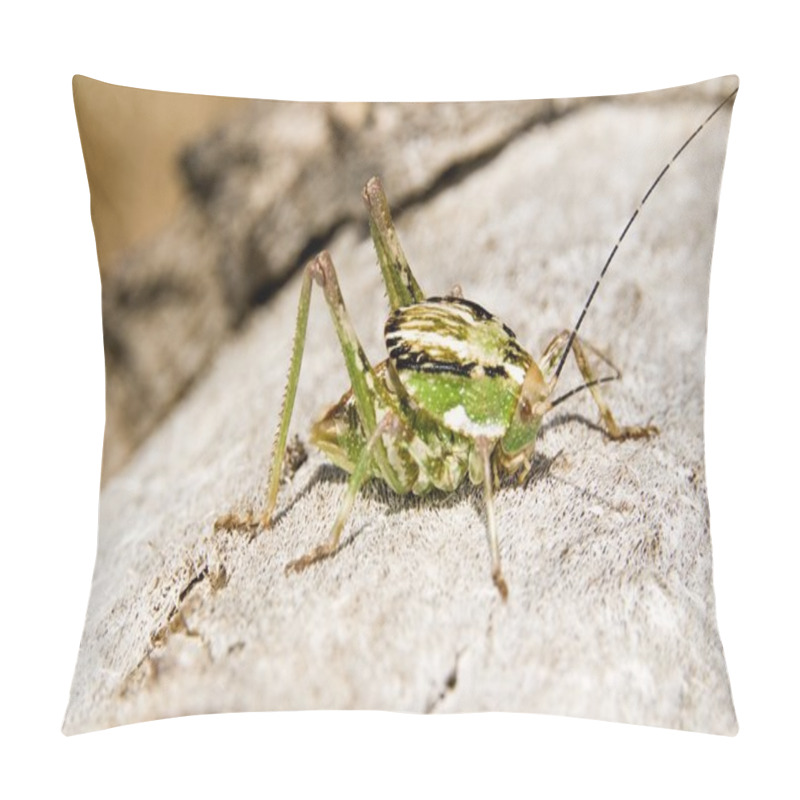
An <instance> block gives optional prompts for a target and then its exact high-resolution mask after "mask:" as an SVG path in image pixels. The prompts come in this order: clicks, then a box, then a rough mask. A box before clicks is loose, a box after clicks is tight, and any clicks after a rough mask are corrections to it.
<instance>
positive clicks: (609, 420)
mask: <svg viewBox="0 0 800 800" xmlns="http://www.w3.org/2000/svg"><path fill="white" fill-rule="evenodd" d="M570 335H571V332H570V331H567V330H565V331H562V332H561V333H559V334H558V335H557V336H555V337H554V338H553V339H552V341H551V342H550V344H548V346H547V347H546V348H545V351H544V355H543V356H542V358H541V363H540V367H541V369H542V374H543V375H544V377H545V380H547V381H548V382H549V383H550V384H551V386H555V382H556V380H557V379H558V375H557V374H556V373H555V367H556V365H557V364H558V363H559V362H560V361H561V357H562V355H563V353H564V348H566V347H567V345H568V343H569V340H570ZM587 350H589V351H590V352H592V353H593V354H594V355H595V356H597V358H599V359H600V360H601V361H602V362H603V363H604V364H606V365H607V366H608V367H609V368H610V369H611V370H612V371H613V375H607V376H604V377H601V378H598V377H597V375H596V374H595V371H594V370H593V369H592V366H591V364H590V363H589V359H588V358H587V356H586V351H587ZM572 352H573V354H574V355H575V363H576V364H577V365H578V369H579V370H580V373H581V376H582V377H583V380H584V383H583V385H582V386H578V387H576V388H575V389H572V390H571V391H569V392H567V393H566V394H564V395H562V396H561V397H559V398H557V399H556V400H554V401H552V402H551V404H550V406H551V408H552V407H553V406H556V405H558V404H559V403H562V402H563V401H564V400H566V399H567V398H568V397H571V396H572V395H573V394H577V393H578V392H579V391H582V390H584V389H588V390H589V391H590V392H591V393H592V398H593V399H594V402H595V405H596V406H597V408H598V410H599V411H600V417H601V419H602V421H603V427H604V428H605V431H606V433H607V434H608V436H609V437H610V438H611V439H614V440H616V441H621V440H623V439H641V438H646V437H649V436H654V435H655V434H657V433H658V428H657V427H656V426H655V425H619V424H618V423H617V421H616V419H614V415H613V414H612V413H611V409H610V408H609V407H608V404H607V403H606V401H605V398H604V397H603V395H602V392H601V391H600V384H601V383H608V382H609V381H614V380H617V379H618V378H619V377H620V375H621V373H620V371H619V369H618V368H617V367H616V366H614V364H613V363H612V362H611V361H610V359H609V358H608V357H607V356H605V355H604V354H603V353H601V352H600V351H599V350H598V349H597V348H596V347H593V346H592V345H590V344H589V343H588V342H584V341H582V340H581V339H579V338H578V337H577V336H575V337H573V339H572Z"/></svg>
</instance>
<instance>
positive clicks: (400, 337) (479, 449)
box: [217, 91, 736, 600]
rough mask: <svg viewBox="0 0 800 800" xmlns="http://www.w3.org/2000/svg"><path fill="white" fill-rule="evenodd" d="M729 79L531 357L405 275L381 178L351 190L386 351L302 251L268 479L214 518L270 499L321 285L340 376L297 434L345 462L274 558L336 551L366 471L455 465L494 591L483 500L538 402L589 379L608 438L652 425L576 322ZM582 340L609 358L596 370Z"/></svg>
mask: <svg viewBox="0 0 800 800" xmlns="http://www.w3.org/2000/svg"><path fill="white" fill-rule="evenodd" d="M735 94H736V91H734V92H732V93H731V94H730V95H729V96H728V97H727V98H726V99H725V100H723V101H722V102H721V103H720V104H719V105H718V106H717V107H716V108H715V109H714V110H713V111H712V112H711V113H710V114H709V115H708V117H707V118H706V119H705V121H704V122H703V123H702V124H701V125H700V126H699V127H698V128H697V129H696V130H695V131H694V133H692V135H691V136H689V137H688V139H687V140H686V141H685V142H684V143H683V144H682V145H681V146H680V148H679V149H678V150H677V152H676V153H675V155H674V156H673V157H672V159H671V160H670V161H669V162H668V163H667V164H666V166H665V167H664V169H662V170H661V172H660V173H659V174H658V176H657V177H656V178H655V180H654V181H653V183H652V184H651V186H650V187H649V188H648V189H647V191H646V192H645V194H644V196H643V198H642V200H641V201H640V203H639V205H638V206H637V208H636V209H635V210H634V212H633V214H632V216H631V217H630V219H629V221H628V223H627V224H626V225H625V227H624V229H623V230H622V233H621V234H620V235H619V237H618V239H617V241H616V244H615V245H614V247H613V248H612V250H611V252H610V254H609V256H608V258H607V259H606V261H605V263H604V265H603V267H602V269H601V271H600V274H599V276H598V278H597V280H596V282H595V284H594V286H593V287H592V289H591V292H590V293H589V296H588V298H587V300H586V302H585V303H584V306H583V309H582V311H581V313H580V316H579V317H578V320H577V322H576V323H575V325H574V326H573V328H571V329H567V330H564V331H562V332H561V333H559V334H557V335H556V336H555V337H554V338H553V339H552V340H551V341H550V343H549V344H548V345H547V347H546V348H545V350H544V352H543V354H542V356H541V357H540V358H539V359H538V361H537V360H535V359H534V358H533V357H532V356H531V355H530V354H529V353H528V352H527V351H526V350H524V349H523V348H522V346H521V345H520V344H519V342H518V340H517V337H516V336H515V334H514V333H513V332H512V331H511V330H510V328H508V326H506V325H505V324H503V323H502V322H501V321H500V320H498V319H497V318H496V317H494V316H493V315H492V314H490V313H489V312H488V311H486V310H485V309H484V308H483V307H482V306H480V305H478V304H477V303H475V302H472V301H470V300H467V299H464V298H463V297H462V296H461V292H460V290H457V291H456V290H454V291H453V293H452V294H451V295H449V296H446V297H428V298H426V296H425V294H424V292H423V291H422V289H421V288H420V286H419V284H418V283H417V281H416V279H415V278H414V275H413V274H412V272H411V269H410V267H409V265H408V261H407V260H406V257H405V255H404V253H403V250H402V248H401V246H400V243H399V240H398V237H397V233H396V231H395V228H394V224H393V222H392V218H391V215H390V211H389V204H388V201H387V199H386V196H385V194H384V191H383V188H382V186H381V184H380V181H379V180H378V179H377V178H373V179H371V180H370V181H369V182H368V183H367V185H366V187H365V189H364V192H363V196H364V200H365V203H366V206H367V209H368V212H369V219H370V232H371V235H372V239H373V243H374V246H375V249H376V251H377V255H378V262H379V265H380V269H381V273H382V277H383V281H384V283H385V285H386V290H387V294H388V299H389V305H390V315H389V317H388V320H387V321H386V324H385V328H384V338H385V343H386V347H387V351H388V358H387V359H386V360H384V361H382V362H380V363H379V364H377V365H375V366H373V365H371V364H370V363H369V361H368V360H367V357H366V355H365V353H364V351H363V349H362V347H361V345H360V343H359V340H358V337H357V335H356V333H355V329H354V327H353V325H352V324H351V321H350V318H349V316H348V314H347V311H346V309H345V305H344V300H343V298H342V295H341V292H340V290H339V284H338V280H337V277H336V272H335V270H334V266H333V262H332V260H331V257H330V255H329V254H328V253H327V252H322V253H320V254H319V255H318V256H317V257H316V258H315V259H314V260H313V261H312V262H310V263H309V264H308V265H307V266H306V268H305V272H304V275H303V282H302V288H301V292H300V302H299V308H298V313H297V321H296V327H295V335H294V342H293V346H292V356H291V362H290V368H289V376H288V380H287V384H286V390H285V394H284V401H283V406H282V409H281V413H280V421H279V425H278V429H277V431H276V434H275V439H274V445H273V453H272V458H271V466H270V477H269V483H268V490H267V502H266V507H265V509H264V511H263V513H262V514H261V515H260V516H252V515H251V516H247V517H245V518H240V517H236V516H233V515H229V516H226V517H223V518H221V519H220V520H218V521H217V527H219V528H233V527H241V528H247V529H250V530H251V531H255V530H257V529H258V528H259V527H268V526H269V524H270V522H271V520H272V516H273V513H274V511H275V507H276V504H277V497H278V488H279V484H280V475H281V465H282V461H283V457H284V451H285V448H286V442H287V436H288V432H289V423H290V420H291V416H292V410H293V407H294V400H295V395H296V390H297V384H298V379H299V374H300V366H301V362H302V357H303V350H304V346H305V338H306V325H307V321H308V313H309V302H310V297H311V288H312V286H313V284H314V283H316V284H317V285H319V286H320V287H321V288H322V290H323V293H324V296H325V299H326V302H327V305H328V308H329V311H330V313H331V317H332V319H333V323H334V327H335V330H336V334H337V336H338V339H339V342H340V345H341V348H342V352H343V355H344V359H345V364H346V368H347V372H348V377H349V380H350V389H349V390H348V391H347V392H346V393H345V394H344V395H343V396H342V398H341V399H340V400H339V401H338V402H337V403H335V404H334V405H333V406H331V407H330V408H329V409H328V410H327V411H326V412H325V413H324V415H323V416H322V417H321V418H320V419H319V420H317V422H315V423H314V425H313V426H312V429H311V435H310V441H311V443H312V444H314V445H316V446H317V447H318V448H320V449H321V450H322V451H323V452H324V453H325V454H326V455H327V456H328V457H329V458H330V459H331V460H332V461H333V462H334V464H336V465H337V466H339V467H341V468H342V469H344V470H345V471H346V472H348V473H349V474H350V478H349V481H348V485H347V489H346V491H345V495H344V498H343V500H342V501H341V504H340V507H339V510H338V513H337V516H336V519H335V521H334V523H333V527H332V531H331V534H330V537H329V539H328V540H327V541H326V542H325V543H323V544H321V545H319V546H318V547H316V548H315V549H314V550H312V551H311V552H309V553H308V554H306V555H304V556H302V557H301V558H299V559H297V560H296V561H293V562H291V563H290V564H289V565H287V571H300V570H303V569H305V568H306V567H308V566H309V565H311V564H313V563H315V562H316V561H319V560H322V559H324V558H327V557H328V556H331V555H332V554H333V553H335V552H336V550H337V548H338V546H339V541H340V537H341V533H342V530H343V528H344V525H345V522H346V520H347V518H348V516H349V514H350V511H351V509H352V507H353V503H354V501H355V498H356V496H357V494H358V491H359V489H360V488H361V486H362V485H363V484H364V482H365V481H366V480H367V479H369V478H377V479H380V480H382V481H384V482H385V483H386V484H387V485H388V486H390V487H391V489H392V490H394V491H395V492H397V493H399V494H407V493H409V492H413V493H414V494H425V493H427V492H429V491H430V490H432V489H438V490H441V491H444V492H452V491H455V490H456V489H457V487H458V486H459V485H460V484H461V483H462V482H463V481H464V480H465V479H466V478H467V477H469V480H470V482H471V483H473V484H476V485H478V484H480V485H482V486H483V493H484V502H485V509H486V529H487V534H488V540H489V547H490V554H491V562H492V564H491V569H492V578H493V581H494V583H495V586H496V587H497V589H498V591H499V593H500V595H501V597H502V598H503V599H504V600H505V599H506V597H507V595H508V588H507V585H506V581H505V578H504V577H503V573H502V569H501V565H500V555H499V548H498V538H497V526H496V522H495V514H494V502H493V492H494V489H495V488H496V487H497V485H498V484H499V483H500V482H501V481H503V480H506V479H510V478H516V479H517V480H518V481H520V482H521V481H523V480H524V479H525V478H526V476H527V475H528V474H529V472H530V470H531V465H532V460H533V454H534V447H535V443H536V438H537V435H538V432H539V428H540V425H541V422H542V418H543V417H544V415H545V414H546V413H547V412H548V411H550V410H551V409H552V408H554V407H555V406H557V405H559V404H560V403H562V402H563V401H564V400H566V399H567V398H568V397H571V396H572V395H574V394H575V393H577V392H578V391H581V390H585V389H588V390H589V391H590V392H591V395H592V397H593V399H594V402H595V404H596V405H597V407H598V409H599V411H600V416H601V420H602V426H603V428H604V430H605V432H606V433H607V435H608V436H609V437H610V438H611V439H615V440H623V439H630V438H644V437H648V436H651V435H653V434H654V433H656V432H657V429H656V428H655V426H652V425H632V426H620V425H619V424H618V423H617V421H616V420H615V418H614V415H613V414H612V412H611V410H610V409H609V407H608V405H607V404H606V402H605V400H604V399H603V396H602V394H601V392H600V388H599V385H600V384H601V383H604V382H606V381H611V380H615V379H616V378H618V377H619V371H618V370H617V369H616V367H614V366H613V364H611V362H610V361H609V360H608V359H607V358H605V357H604V356H603V355H602V354H601V353H600V352H599V351H597V350H595V349H594V348H593V347H591V346H590V345H588V344H587V343H586V342H583V341H582V340H581V339H580V338H579V337H578V332H579V330H580V328H581V326H582V324H583V321H584V318H585V316H586V313H587V311H588V309H589V307H590V305H591V303H592V302H593V300H594V298H595V295H596V292H597V290H598V287H599V286H600V283H601V281H602V279H603V277H604V276H605V274H606V272H607V270H608V268H609V265H610V263H611V261H612V259H613V258H614V255H615V254H616V252H617V248H618V247H619V245H620V243H621V242H622V240H623V239H624V238H625V236H626V235H627V233H628V230H629V229H630V227H631V225H632V224H633V222H634V220H635V219H636V218H637V216H638V214H639V211H640V210H641V208H642V207H643V206H644V204H645V203H646V202H647V200H648V198H649V197H650V195H651V193H652V192H653V190H654V189H655V187H656V186H657V184H658V183H659V182H660V181H661V179H662V178H663V176H664V174H665V173H666V172H667V170H668V169H669V167H670V166H671V164H672V163H673V162H674V161H675V159H677V158H678V157H679V156H680V154H681V152H682V151H683V150H684V148H686V146H687V145H688V144H689V143H690V142H691V141H692V140H693V139H694V138H695V136H696V135H697V134H698V133H699V132H700V130H701V129H702V128H703V126H704V125H705V124H706V123H708V122H709V120H711V118H712V117H713V116H714V115H715V114H716V113H717V112H718V111H719V110H720V109H721V108H722V107H723V106H725V105H726V104H727V103H728V102H730V101H731V100H732V98H733V97H734V96H735ZM570 353H573V354H574V356H575V361H576V364H577V366H578V369H579V371H580V374H581V376H582V378H583V383H582V385H580V386H579V387H577V388H576V389H573V390H571V391H569V392H567V393H566V394H563V395H561V396H558V397H557V396H555V394H554V392H555V387H556V384H557V382H558V379H559V377H560V375H561V372H562V369H563V367H564V365H565V363H566V360H567V358H568V356H569V354H570ZM589 354H592V355H593V356H594V357H595V358H597V359H599V360H600V361H602V362H603V363H604V364H605V365H606V366H608V367H609V368H611V370H612V373H613V374H610V375H603V376H599V377H598V375H596V374H595V369H594V367H593V365H592V363H591V362H590V359H589Z"/></svg>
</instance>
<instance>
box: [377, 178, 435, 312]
mask: <svg viewBox="0 0 800 800" xmlns="http://www.w3.org/2000/svg"><path fill="white" fill-rule="evenodd" d="M362 196H363V198H364V202H365V203H366V205H367V210H368V211H369V230H370V233H371V234H372V241H373V243H374V245H375V251H376V252H377V254H378V262H379V263H380V266H381V273H382V274H383V281H384V283H385V284H386V292H387V294H388V295H389V305H390V306H391V308H392V311H394V310H395V309H396V308H400V307H402V306H410V305H412V304H413V303H419V302H421V301H422V300H424V299H425V295H424V293H423V291H422V289H420V288H419V284H418V283H417V281H416V280H415V278H414V275H413V274H412V272H411V268H410V267H409V266H408V261H407V260H406V256H405V253H404V252H403V248H402V247H401V246H400V240H399V239H398V238H397V231H396V230H395V227H394V223H393V222H392V215H391V212H390V211H389V201H388V200H387V199H386V195H385V194H384V192H383V186H381V182H380V180H379V179H378V178H370V180H369V181H368V182H367V185H366V186H365V187H364V191H363V193H362Z"/></svg>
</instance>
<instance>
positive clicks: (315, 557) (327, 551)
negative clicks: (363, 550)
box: [286, 411, 398, 573]
mask: <svg viewBox="0 0 800 800" xmlns="http://www.w3.org/2000/svg"><path fill="white" fill-rule="evenodd" d="M397 424H398V423H397V417H395V415H394V413H393V412H391V411H389V412H387V413H386V414H385V415H384V417H383V419H382V420H381V421H380V422H379V423H378V425H377V427H376V428H375V430H374V431H373V433H372V436H370V438H369V441H368V442H367V444H366V446H365V447H364V449H363V451H362V452H361V455H360V456H359V458H358V462H357V463H356V466H355V469H354V470H353V473H352V475H350V480H349V481H348V483H347V491H346V492H345V495H344V498H343V499H342V502H341V505H340V506H339V513H338V514H337V515H336V520H335V522H334V523H333V528H332V529H331V535H330V538H329V539H328V541H327V542H325V544H321V545H319V546H317V547H315V548H314V549H313V550H312V551H311V552H310V553H307V554H306V555H304V556H302V557H301V558H298V559H297V560H295V561H291V562H289V563H288V564H287V565H286V572H287V573H289V572H301V571H302V570H304V569H305V568H306V567H308V566H310V565H311V564H313V563H315V562H316V561H321V560H322V559H324V558H328V557H329V556H332V555H333V554H334V553H335V552H336V548H337V547H338V546H339V539H340V538H341V535H342V530H343V529H344V524H345V522H347V518H348V517H349V516H350V512H351V511H352V510H353V503H354V502H355V499H356V495H357V494H358V490H359V489H360V488H361V486H362V484H363V483H364V481H365V480H366V479H367V478H368V477H369V465H370V460H371V458H372V454H373V452H374V450H375V447H376V445H377V444H378V442H379V441H380V438H381V436H382V435H383V434H384V433H385V432H386V431H387V430H390V429H391V428H393V427H395V426H396V425H397Z"/></svg>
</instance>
